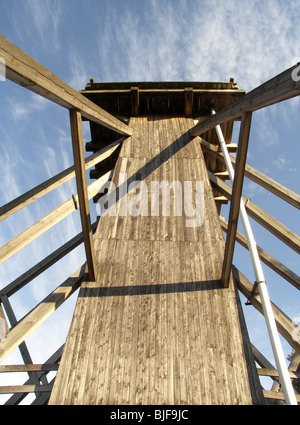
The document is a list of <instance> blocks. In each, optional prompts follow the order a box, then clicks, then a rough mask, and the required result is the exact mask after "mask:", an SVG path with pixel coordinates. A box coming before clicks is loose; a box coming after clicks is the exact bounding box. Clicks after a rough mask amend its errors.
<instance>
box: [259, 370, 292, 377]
mask: <svg viewBox="0 0 300 425" xmlns="http://www.w3.org/2000/svg"><path fill="white" fill-rule="evenodd" d="M257 373H258V375H259V376H270V377H273V378H279V373H278V370H276V369H266V368H257ZM289 375H290V378H291V379H298V376H297V375H296V374H295V373H294V372H291V371H289Z"/></svg>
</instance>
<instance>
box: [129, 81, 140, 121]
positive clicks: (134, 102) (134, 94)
mask: <svg viewBox="0 0 300 425" xmlns="http://www.w3.org/2000/svg"><path fill="white" fill-rule="evenodd" d="M130 98H131V115H132V116H134V117H136V116H137V115H138V114H139V112H140V95H139V88H138V87H131V89H130Z"/></svg>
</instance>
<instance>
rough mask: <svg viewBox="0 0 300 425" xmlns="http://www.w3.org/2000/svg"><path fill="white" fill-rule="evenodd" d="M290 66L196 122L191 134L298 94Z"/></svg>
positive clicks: (299, 84) (201, 132)
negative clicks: (208, 116)
mask: <svg viewBox="0 0 300 425" xmlns="http://www.w3.org/2000/svg"><path fill="white" fill-rule="evenodd" d="M294 68H295V67H291V68H289V69H287V70H286V71H284V72H282V73H281V74H279V75H277V76H276V77H274V78H272V79H271V80H269V81H267V82H266V83H264V84H262V85H261V86H259V87H257V88H255V89H254V90H252V91H250V92H249V93H247V94H246V95H245V96H243V97H242V98H241V99H238V100H236V101H235V102H233V103H232V104H230V105H228V106H226V107H225V108H224V109H223V110H221V111H219V112H217V113H216V115H214V116H213V117H211V118H208V119H207V120H206V121H204V122H202V123H199V124H197V125H196V126H195V127H194V128H192V129H191V130H190V134H191V136H193V137H195V136H200V135H201V134H203V133H205V132H206V131H208V130H211V129H212V128H213V127H215V126H216V125H217V124H223V123H224V122H226V121H229V120H234V119H236V118H238V117H241V115H242V114H243V113H244V112H253V111H256V110H258V109H261V108H264V107H266V106H269V105H273V104H274V103H277V102H281V101H283V100H286V99H290V98H292V97H295V96H298V95H299V94H300V81H294V80H293V79H292V71H293V69H294Z"/></svg>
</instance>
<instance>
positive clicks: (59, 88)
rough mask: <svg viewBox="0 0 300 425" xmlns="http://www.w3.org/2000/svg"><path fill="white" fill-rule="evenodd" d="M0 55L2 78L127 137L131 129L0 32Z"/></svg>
mask: <svg viewBox="0 0 300 425" xmlns="http://www.w3.org/2000/svg"><path fill="white" fill-rule="evenodd" d="M0 57H2V58H3V59H4V60H5V71H6V77H7V78H8V79H9V80H11V81H14V82H15V83H17V84H19V85H21V86H23V87H26V88H27V89H29V90H31V91H33V92H34V93H37V94H39V95H41V96H43V97H45V98H47V99H49V100H51V101H52V102H54V103H57V104H58V105H60V106H63V107H64V108H67V109H77V110H79V111H81V113H82V116H83V117H84V118H86V119H88V120H90V121H95V122H96V123H98V124H100V125H103V126H104V127H107V128H109V129H111V130H113V131H116V132H117V133H120V134H122V135H125V136H131V134H132V129H131V128H130V127H128V125H126V124H124V123H123V122H122V121H120V120H118V119H117V118H115V117H114V116H113V115H111V114H109V113H108V112H106V111H104V110H103V109H102V108H100V107H99V106H97V105H96V104H95V103H94V102H92V101H90V100H89V99H87V98H86V97H85V96H83V95H82V94H81V93H79V92H77V91H76V90H75V89H73V88H72V87H70V86H69V85H68V84H66V83H65V82H64V81H62V80H61V79H60V78H58V77H57V76H56V75H54V74H53V73H52V72H50V71H49V70H48V69H46V68H45V67H43V66H42V65H41V64H40V63H38V62H37V61H35V60H34V59H33V58H31V57H30V56H29V55H27V54H26V53H25V52H23V51H22V50H21V49H19V48H18V47H17V46H15V45H14V44H13V43H11V42H10V41H8V40H7V39H6V38H5V37H3V36H2V35H0Z"/></svg>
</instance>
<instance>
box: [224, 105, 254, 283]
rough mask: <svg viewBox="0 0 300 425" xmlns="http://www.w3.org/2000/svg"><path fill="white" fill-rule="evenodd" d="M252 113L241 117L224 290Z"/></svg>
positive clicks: (225, 256)
mask: <svg viewBox="0 0 300 425" xmlns="http://www.w3.org/2000/svg"><path fill="white" fill-rule="evenodd" d="M251 118H252V112H246V113H245V114H243V116H242V123H241V128H240V135H239V143H238V151H237V160H236V169H235V175H234V180H233V185H232V196H231V204H230V211H229V220H228V233H227V238H226V244H225V254H224V261H223V269H222V282H223V285H224V288H228V285H229V278H230V273H231V265H232V259H233V252H234V246H235V238H236V231H237V225H238V218H239V213H240V205H241V196H242V189H243V181H244V170H245V165H246V158H247V151H248V142H249V136H250V127H251Z"/></svg>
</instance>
